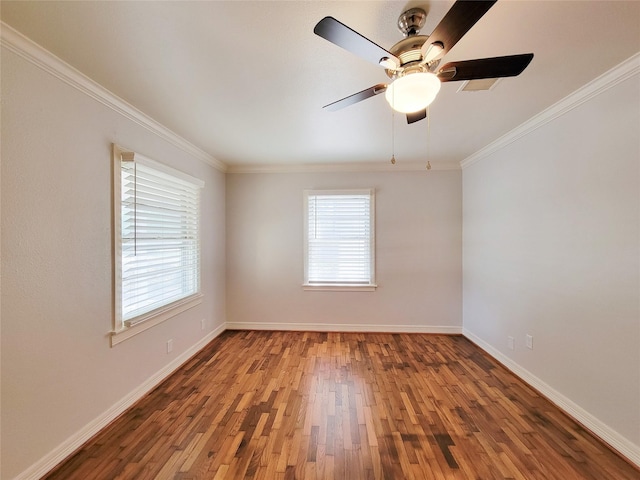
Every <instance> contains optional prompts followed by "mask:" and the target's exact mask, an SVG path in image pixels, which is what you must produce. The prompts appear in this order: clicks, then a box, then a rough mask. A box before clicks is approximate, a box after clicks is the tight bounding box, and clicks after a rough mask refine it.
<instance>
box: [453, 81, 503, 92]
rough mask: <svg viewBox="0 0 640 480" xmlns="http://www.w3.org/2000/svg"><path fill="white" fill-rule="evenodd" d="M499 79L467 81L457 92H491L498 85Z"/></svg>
mask: <svg viewBox="0 0 640 480" xmlns="http://www.w3.org/2000/svg"><path fill="white" fill-rule="evenodd" d="M499 80H500V79H499V78H482V79H480V80H467V81H466V82H464V83H463V84H462V85H461V86H460V88H459V89H458V92H483V91H485V90H492V89H493V88H494V87H495V86H496V84H497V83H498V81H499Z"/></svg>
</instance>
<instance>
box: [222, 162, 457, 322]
mask: <svg viewBox="0 0 640 480" xmlns="http://www.w3.org/2000/svg"><path fill="white" fill-rule="evenodd" d="M369 187H372V188H375V191H376V199H375V204H376V281H377V284H378V289H377V290H376V291H374V292H318V291H304V290H303V289H302V281H303V253H302V249H303V238H302V234H303V227H302V224H303V207H302V192H303V190H304V189H305V188H316V189H334V188H369ZM461 202H462V200H461V172H460V171H458V170H449V171H431V172H427V171H426V170H424V171H417V172H381V173H261V174H258V173H247V174H229V175H228V176H227V262H228V269H227V306H228V316H227V320H228V322H230V323H229V326H230V327H235V328H251V327H255V328H294V329H295V328H298V329H301V328H312V329H321V330H327V329H328V330H331V329H333V330H362V331H376V330H383V331H393V330H397V331H444V332H461V330H462V328H461V327H462V323H461V305H462V297H461V291H462V283H461V282H462V270H461V268H462V265H461V248H462V246H461V238H462V223H461V215H462V205H461Z"/></svg>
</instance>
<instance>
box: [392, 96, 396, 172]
mask: <svg viewBox="0 0 640 480" xmlns="http://www.w3.org/2000/svg"><path fill="white" fill-rule="evenodd" d="M392 95H393V104H394V105H395V104H396V102H395V97H396V91H395V89H394V90H393V92H392ZM395 112H396V111H395V110H394V109H393V108H392V109H391V165H395V164H396V134H395V124H396V122H395V116H396V113H395Z"/></svg>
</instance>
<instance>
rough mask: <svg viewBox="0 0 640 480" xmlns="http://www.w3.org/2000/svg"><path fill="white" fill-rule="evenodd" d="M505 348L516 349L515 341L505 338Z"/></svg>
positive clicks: (511, 338)
mask: <svg viewBox="0 0 640 480" xmlns="http://www.w3.org/2000/svg"><path fill="white" fill-rule="evenodd" d="M507 346H508V347H509V350H513V349H514V348H516V339H515V338H513V337H507Z"/></svg>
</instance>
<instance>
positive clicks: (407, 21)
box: [398, 8, 427, 37]
mask: <svg viewBox="0 0 640 480" xmlns="http://www.w3.org/2000/svg"><path fill="white" fill-rule="evenodd" d="M426 21H427V12H425V11H424V10H423V9H422V8H411V9H409V10H407V11H406V12H404V13H402V14H401V15H400V17H398V30H400V32H402V35H404V36H405V37H412V36H414V35H417V34H418V33H420V29H421V28H422V27H424V24H425V22H426Z"/></svg>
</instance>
